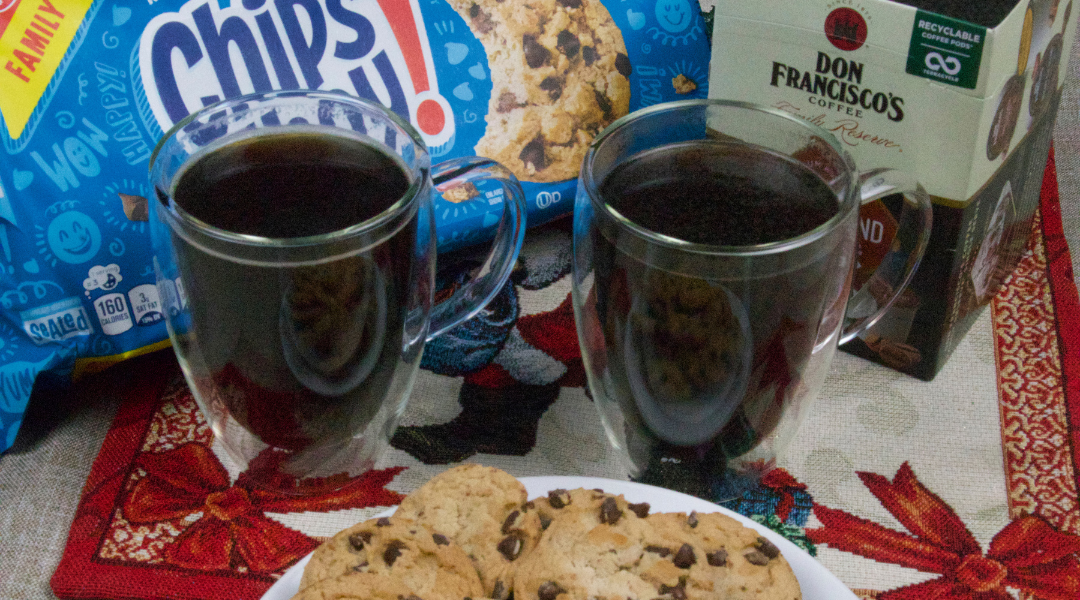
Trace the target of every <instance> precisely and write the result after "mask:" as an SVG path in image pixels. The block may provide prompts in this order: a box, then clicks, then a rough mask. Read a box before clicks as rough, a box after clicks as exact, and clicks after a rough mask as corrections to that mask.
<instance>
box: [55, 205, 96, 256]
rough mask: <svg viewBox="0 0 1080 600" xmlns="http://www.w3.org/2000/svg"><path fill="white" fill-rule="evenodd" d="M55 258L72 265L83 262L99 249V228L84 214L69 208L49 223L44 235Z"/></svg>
mask: <svg viewBox="0 0 1080 600" xmlns="http://www.w3.org/2000/svg"><path fill="white" fill-rule="evenodd" d="M46 239H47V240H48V243H49V249H50V250H52V253H53V254H54V255H55V256H56V258H58V259H60V260H62V261H64V262H66V263H69V264H73V265H77V264H80V263H84V262H86V261H88V260H90V259H91V258H93V257H94V255H96V254H97V252H98V250H100V249H101V230H100V229H98V226H97V224H96V223H94V221H93V220H92V219H91V218H90V217H88V216H86V215H85V214H83V213H81V212H79V211H77V210H70V211H67V212H64V213H60V215H58V216H57V217H56V218H55V219H53V220H52V222H51V223H49V229H48V232H47V235H46Z"/></svg>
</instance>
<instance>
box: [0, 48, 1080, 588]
mask: <svg viewBox="0 0 1080 600" xmlns="http://www.w3.org/2000/svg"><path fill="white" fill-rule="evenodd" d="M1078 69H1080V51H1078V50H1077V48H1074V49H1073V50H1072V53H1071V61H1070V65H1069V74H1070V75H1069V77H1068V78H1067V80H1066V84H1065V86H1066V87H1065V96H1064V98H1063V100H1062V104H1061V110H1060V113H1059V116H1058V123H1057V130H1056V135H1055V140H1056V145H1057V161H1058V163H1057V164H1058V175H1059V179H1060V188H1061V203H1062V213H1063V219H1064V224H1065V232H1066V236H1067V237H1068V239H1069V241H1070V246H1071V247H1072V248H1073V266H1074V271H1075V272H1078V273H1080V83H1078V78H1077V73H1078ZM424 385H425V384H424V382H423V380H421V381H420V382H418V385H417V388H416V393H417V397H423V396H426V395H427V394H425V393H424ZM954 386H955V387H954ZM35 400H37V399H36V398H35ZM52 402H54V403H56V405H55V406H49V407H47V410H39V411H37V414H35V415H31V416H29V417H28V419H27V420H26V421H25V422H24V425H23V429H24V430H23V431H22V432H21V433H20V438H19V439H18V440H17V442H16V446H15V448H13V450H12V451H10V452H8V453H7V454H5V455H2V456H0V598H4V599H7V598H13V599H26V600H41V599H51V598H55V596H54V595H53V594H52V592H51V590H50V589H49V578H50V577H51V576H52V573H53V571H54V570H55V568H56V565H57V563H58V562H59V560H60V555H61V552H62V550H63V547H64V541H65V538H66V535H67V531H68V528H69V526H70V524H71V517H72V515H73V514H74V511H75V507H76V504H77V502H78V499H79V493H80V489H81V486H82V484H83V483H84V482H85V480H86V477H87V474H88V473H89V470H90V465H91V463H92V462H93V460H94V457H95V456H96V454H97V452H98V449H99V448H100V445H101V442H102V439H103V437H104V435H105V433H106V431H107V430H108V426H109V423H110V422H111V420H112V417H113V415H114V414H115V411H116V402H117V401H116V400H115V399H113V398H100V397H82V398H70V399H60V400H56V399H53V400H52ZM996 402H997V397H996V388H995V379H994V358H993V343H992V341H991V337H990V319H989V311H988V310H987V311H984V313H983V315H982V317H981V318H980V319H979V320H978V322H977V323H976V325H975V327H974V328H973V330H972V331H971V333H969V334H968V336H967V337H966V338H965V339H964V341H963V342H962V344H961V346H960V348H959V349H958V350H957V352H956V353H955V354H954V356H953V358H952V359H951V360H950V362H949V364H948V365H947V366H946V368H945V370H944V371H943V372H942V373H941V374H940V375H939V376H938V379H937V380H936V381H935V382H933V383H925V382H921V381H917V380H915V379H913V378H910V377H907V376H904V375H900V374H899V373H896V372H893V371H890V370H888V369H885V368H883V367H880V366H878V365H874V364H871V363H869V362H865V361H862V360H860V359H856V358H853V357H851V356H847V355H844V354H838V357H837V360H836V362H835V363H834V367H833V373H832V375H831V377H830V379H829V383H828V384H827V387H826V389H825V390H824V391H823V393H822V395H821V398H820V399H819V400H818V404H816V405H815V407H814V410H813V411H811V413H810V415H809V417H808V419H807V422H806V423H805V424H804V425H803V428H802V430H801V432H800V437H799V439H798V440H797V442H796V443H795V445H794V448H792V452H791V453H790V454H789V459H788V460H786V461H785V464H784V466H786V467H788V468H789V470H791V472H792V473H793V474H794V475H795V476H796V477H797V478H799V479H800V480H804V481H806V482H808V483H810V484H811V489H812V490H813V491H814V494H815V499H816V500H817V501H819V502H822V503H825V504H827V505H829V506H831V507H833V508H841V509H845V510H849V511H851V512H855V513H857V514H859V515H861V516H863V517H866V518H870V519H872V520H874V521H876V522H879V523H882V524H886V525H888V526H890V527H895V526H896V524H895V520H894V519H893V518H892V517H891V516H890V515H888V514H887V513H885V512H884V510H883V509H881V507H880V505H877V508H876V512H873V511H874V510H875V509H874V507H875V503H874V502H872V501H870V500H872V497H871V496H870V495H869V493H868V492H867V490H866V489H865V488H864V487H863V486H862V485H861V483H860V482H859V481H858V480H857V479H856V478H855V477H854V476H853V474H852V472H853V470H855V469H857V470H869V471H874V472H878V473H881V474H883V475H886V476H888V477H890V478H891V476H892V474H893V472H894V471H895V469H896V467H897V464H896V456H899V455H896V456H893V455H892V453H890V452H889V451H888V449H889V448H891V447H896V448H908V449H909V450H910V446H911V445H913V444H915V445H917V444H920V443H921V444H927V445H928V447H926V448H923V449H922V451H920V455H922V456H925V457H929V458H925V459H924V461H925V462H924V465H922V466H919V465H916V470H917V471H918V474H919V476H920V480H921V481H922V482H923V483H924V484H926V485H927V486H928V487H929V488H930V489H932V490H935V491H937V492H939V493H942V495H943V496H944V499H945V500H946V501H947V502H950V504H952V505H953V506H958V505H959V506H963V511H962V514H960V515H959V516H960V517H961V518H962V519H963V521H964V522H965V523H967V524H968V525H969V526H970V527H971V528H972V530H973V533H975V535H976V537H977V538H979V542H980V543H982V544H986V543H987V542H988V541H989V540H988V539H983V538H982V537H981V536H980V534H979V532H990V533H993V532H997V531H998V530H1000V529H1001V527H1002V526H1003V525H1004V524H1005V523H1006V522H1007V520H1008V514H1007V506H1006V497H1005V490H1004V476H1003V475H1001V454H1000V453H1001V451H1000V431H999V430H998V427H997V423H996V421H995V420H994V419H993V418H983V419H978V420H972V419H971V418H970V415H973V414H982V415H990V416H991V417H992V416H994V415H996V414H997V408H996ZM32 404H34V402H32ZM928 406H934V407H937V408H939V409H940V407H941V406H948V407H949V409H948V410H949V411H951V414H950V415H949V416H948V417H946V418H942V419H936V420H930V422H927V420H920V419H919V418H918V415H919V414H920V411H921V409H923V408H925V407H928ZM37 408H41V407H40V406H38V407H37ZM455 409H456V407H455V406H454V405H453V404H450V403H447V404H445V405H436V406H435V407H433V408H430V409H424V408H423V407H419V406H418V407H415V409H414V410H417V411H425V410H428V411H430V410H435V411H440V410H443V411H449V412H448V414H446V415H445V416H446V417H450V416H452V414H450V413H452V412H453V411H454V410H455ZM592 410H593V409H592V407H591V406H590V404H589V402H588V400H587V399H586V398H585V397H584V394H583V393H581V392H580V390H567V391H565V392H564V394H563V396H562V397H561V398H560V400H559V402H557V403H556V405H555V406H553V407H552V409H551V410H549V411H548V413H547V414H545V416H544V418H543V420H542V421H541V425H540V427H541V436H540V437H541V443H540V444H538V447H537V449H536V451H534V452H533V453H532V454H530V456H529V457H525V458H513V457H488V456H481V457H478V459H481V460H483V459H486V460H484V462H489V463H490V464H493V465H495V466H500V467H503V468H507V469H509V470H511V471H512V472H514V473H515V474H517V475H539V474H564V475H596V476H610V475H611V474H613V473H614V471H613V468H614V465H613V463H612V462H610V458H609V453H608V452H607V449H606V446H605V445H604V440H603V439H602V437H601V436H602V433H601V432H600V427H599V423H598V421H597V420H596V419H595V416H594V414H593V413H592V412H591V411H592ZM938 414H941V413H940V412H939V413H938ZM826 415H828V416H826ZM838 415H839V417H837V416H838ZM426 416H428V417H431V416H435V415H426ZM556 431H558V434H557V435H556V436H554V437H559V438H560V439H566V438H563V437H561V436H563V435H569V436H570V438H571V439H573V440H575V441H577V442H578V443H577V444H565V443H561V444H554V445H545V444H544V443H543V439H544V438H548V439H551V437H552V436H551V434H552V433H555V432H556ZM545 432H547V433H545ZM840 437H843V438H844V439H846V440H852V439H853V440H860V441H864V442H865V443H866V447H867V448H870V449H873V451H869V452H857V453H856V452H854V451H853V450H852V449H853V448H858V447H859V446H858V445H853V444H851V443H845V444H844V446H845V449H840V448H839V446H838V444H836V443H835V440H837V439H838V438H840ZM931 444H932V445H931ZM905 453H906V454H912V452H910V451H907V452H905ZM399 454H401V453H399ZM970 456H979V457H980V459H979V460H981V461H984V462H985V463H986V464H981V465H972V464H971V463H970V461H969V460H968V457H970ZM790 457H794V458H790ZM392 458H397V459H399V460H398V461H395V462H397V463H398V464H405V465H407V466H416V467H420V468H416V469H411V470H410V471H408V472H407V473H408V477H407V478H405V479H403V480H402V481H400V482H395V485H394V486H393V487H395V488H399V487H402V488H409V487H412V486H415V485H416V484H418V483H419V481H420V479H422V478H423V477H425V473H426V470H427V469H431V467H423V466H422V465H418V464H414V463H415V461H412V460H411V458H409V457H407V456H405V455H403V454H402V455H401V456H397V457H392ZM988 472H989V473H997V474H998V475H997V477H995V478H992V480H989V481H988V480H987V478H986V477H985V476H980V475H977V474H978V473H983V474H985V473H988ZM935 473H942V474H945V473H947V474H948V475H947V481H946V480H938V479H935ZM969 473H970V475H969ZM941 477H946V476H943V475H942V476H941ZM414 479H415V481H414ZM972 497H975V498H977V499H976V500H975V501H972V499H971V498H972ZM961 499H963V500H964V501H963V502H960V500H961ZM328 533H330V532H328ZM820 558H821V560H822V562H823V563H824V564H825V565H826V566H828V567H830V568H832V569H834V570H836V572H837V574H838V575H839V576H840V577H841V578H842V579H843V580H844V581H845V582H846V583H848V584H849V585H851V586H852V587H870V588H876V589H883V588H887V587H891V586H895V585H901V584H904V583H911V582H912V581H914V580H918V576H917V575H913V574H912V572H910V571H907V570H903V569H901V568H899V567H897V568H896V569H895V570H890V569H888V568H886V569H885V571H884V573H885V576H884V577H882V576H880V575H878V576H876V577H875V578H874V580H873V581H870V580H868V579H867V576H866V573H867V570H866V569H862V568H860V564H859V562H858V561H861V560H863V559H858V558H857V557H854V558H853V557H851V556H850V555H843V556H840V553H838V552H836V551H833V550H830V549H828V548H824V549H823V550H822V552H821V554H820ZM880 568H881V566H880V565H877V566H876V567H875V569H880ZM877 572H878V573H879V574H880V573H883V571H881V570H877Z"/></svg>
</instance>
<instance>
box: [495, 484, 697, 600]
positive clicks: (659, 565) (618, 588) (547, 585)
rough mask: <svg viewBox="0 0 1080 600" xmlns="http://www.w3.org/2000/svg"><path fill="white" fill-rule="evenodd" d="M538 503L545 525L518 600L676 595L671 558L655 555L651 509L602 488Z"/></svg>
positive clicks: (520, 580)
mask: <svg viewBox="0 0 1080 600" xmlns="http://www.w3.org/2000/svg"><path fill="white" fill-rule="evenodd" d="M534 502H535V505H536V507H537V510H539V511H540V512H541V514H543V515H544V517H545V519H544V521H545V523H546V524H547V528H546V529H545V530H544V534H543V536H542V537H541V538H540V542H539V543H538V544H537V546H536V548H535V549H534V550H533V551H532V552H531V553H530V554H529V555H528V556H526V557H524V558H523V559H522V562H521V564H519V565H518V570H517V574H516V577H515V579H514V598H515V599H516V600H556V599H558V600H593V599H600V600H624V599H626V598H634V599H638V600H651V599H654V598H667V599H669V600H684V599H681V598H678V599H677V597H676V596H674V595H673V593H674V592H673V590H675V589H677V586H678V585H679V583H680V577H682V576H683V575H685V574H686V573H685V572H684V571H683V570H682V569H679V568H678V567H676V566H675V565H674V563H673V557H671V556H666V555H661V554H659V553H656V552H652V551H651V550H650V547H649V540H651V539H653V538H656V537H657V534H656V533H655V532H653V531H652V528H653V525H652V524H651V523H650V522H649V521H648V520H647V519H646V518H643V516H641V515H644V514H646V512H647V510H648V508H647V506H645V505H641V504H635V505H632V504H630V503H628V502H627V501H626V500H625V499H624V498H623V497H622V496H615V495H612V494H607V493H604V492H602V491H599V490H595V491H594V490H569V491H568V490H554V491H553V492H551V493H550V494H549V495H548V496H547V497H546V498H540V499H538V500H536V501H534Z"/></svg>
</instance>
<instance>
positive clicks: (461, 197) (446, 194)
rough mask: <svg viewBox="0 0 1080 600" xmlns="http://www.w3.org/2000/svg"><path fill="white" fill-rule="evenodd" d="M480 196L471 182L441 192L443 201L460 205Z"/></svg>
mask: <svg viewBox="0 0 1080 600" xmlns="http://www.w3.org/2000/svg"><path fill="white" fill-rule="evenodd" d="M479 195H480V190H478V189H476V186H475V185H474V184H473V183H472V182H466V183H462V184H458V185H455V186H453V187H450V188H447V189H445V190H443V191H442V197H443V200H446V201H447V202H453V203H454V204H461V203H462V202H465V201H467V200H472V199H473V198H475V197H477V196H479Z"/></svg>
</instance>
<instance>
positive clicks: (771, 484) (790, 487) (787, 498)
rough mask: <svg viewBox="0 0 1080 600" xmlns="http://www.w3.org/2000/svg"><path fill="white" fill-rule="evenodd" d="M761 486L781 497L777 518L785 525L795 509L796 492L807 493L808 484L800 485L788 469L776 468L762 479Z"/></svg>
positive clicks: (777, 506)
mask: <svg viewBox="0 0 1080 600" xmlns="http://www.w3.org/2000/svg"><path fill="white" fill-rule="evenodd" d="M761 485H762V486H764V487H766V488H768V489H770V490H772V491H773V493H775V494H777V495H778V496H780V500H779V501H778V502H777V503H776V516H777V518H779V519H780V522H781V523H783V522H784V521H787V518H788V516H790V515H791V511H792V509H794V508H795V492H796V491H806V484H805V483H799V482H798V480H796V479H795V478H794V477H792V476H791V473H788V472H787V470H786V469H781V468H776V469H773V470H771V471H769V472H768V473H765V475H763V476H762V477H761Z"/></svg>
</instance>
